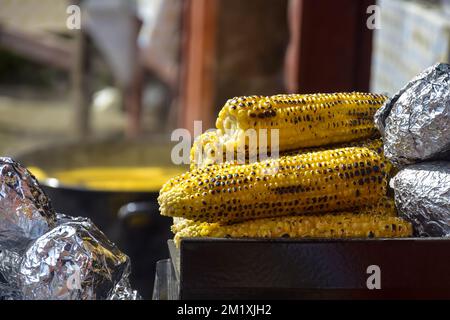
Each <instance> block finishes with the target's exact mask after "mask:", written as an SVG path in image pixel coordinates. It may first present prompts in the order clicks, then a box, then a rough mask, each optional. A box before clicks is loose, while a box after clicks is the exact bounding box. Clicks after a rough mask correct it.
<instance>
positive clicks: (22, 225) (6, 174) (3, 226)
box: [0, 158, 55, 251]
mask: <svg viewBox="0 0 450 320" xmlns="http://www.w3.org/2000/svg"><path fill="white" fill-rule="evenodd" d="M54 223H55V212H54V210H53V209H52V206H51V204H50V201H49V199H48V197H47V196H46V195H45V193H44V191H43V190H42V189H41V187H40V186H39V184H38V182H37V180H36V179H35V178H34V176H33V175H32V174H31V173H30V172H29V171H28V170H27V169H25V168H24V167H22V166H21V165H20V164H19V163H17V162H15V161H14V160H12V159H11V158H0V250H4V249H7V250H13V251H20V250H23V249H24V248H25V247H26V246H27V244H28V243H29V242H30V241H32V240H34V239H36V238H38V237H40V236H41V235H43V234H44V233H45V232H47V231H48V230H49V229H51V228H52V227H53V226H54Z"/></svg>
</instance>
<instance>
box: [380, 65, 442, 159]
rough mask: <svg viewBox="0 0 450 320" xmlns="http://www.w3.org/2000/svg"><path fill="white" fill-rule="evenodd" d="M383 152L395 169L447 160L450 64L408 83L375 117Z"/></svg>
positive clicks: (429, 70)
mask: <svg viewBox="0 0 450 320" xmlns="http://www.w3.org/2000/svg"><path fill="white" fill-rule="evenodd" d="M375 123H376V125H377V127H378V129H379V130H380V132H381V133H382V135H383V139H384V153H385V155H386V157H387V158H388V159H389V160H391V161H392V162H393V163H395V164H397V165H398V166H402V165H406V164H411V163H415V162H420V161H422V160H429V159H434V160H444V159H450V157H449V155H450V65H448V64H444V63H440V64H436V65H434V66H432V67H430V68H428V69H426V70H425V71H423V72H422V73H420V74H419V75H418V76H416V77H415V78H414V79H413V80H411V81H410V82H409V83H408V84H407V85H406V86H405V87H403V88H402V89H401V90H400V91H399V92H398V93H396V94H395V95H394V96H393V97H392V98H391V99H389V100H388V101H387V102H386V103H385V104H384V105H383V107H381V109H380V110H378V112H377V113H376V114H375Z"/></svg>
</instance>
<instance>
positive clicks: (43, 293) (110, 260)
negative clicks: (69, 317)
mask: <svg viewBox="0 0 450 320" xmlns="http://www.w3.org/2000/svg"><path fill="white" fill-rule="evenodd" d="M66 219H67V218H66ZM77 220H78V221H77ZM129 270H130V262H129V259H128V257H127V256H126V255H125V254H123V253H122V252H121V251H120V250H119V249H118V248H117V247H116V246H115V245H114V244H113V243H112V242H110V241H109V240H108V239H107V238H106V236H105V235H104V234H103V233H102V232H101V231H100V230H98V229H97V228H96V227H95V225H94V224H92V223H91V222H90V221H89V220H86V219H74V221H71V222H65V223H63V224H61V225H59V226H57V227H56V228H54V229H53V230H51V231H49V232H47V233H46V234H44V235H43V236H41V237H40V238H38V239H37V240H36V241H35V242H34V243H33V244H32V245H31V246H30V247H29V248H28V250H27V251H26V252H25V254H24V256H23V257H22V261H21V264H20V269H19V283H20V289H21V291H22V293H23V297H24V299H33V300H42V299H45V300H47V299H50V300H80V299H81V300H95V299H101V300H103V299H110V297H111V296H112V297H115V298H116V299H119V298H120V299H132V298H138V295H137V293H135V292H133V291H132V290H131V288H130V287H129V286H127V287H126V288H125V287H124V285H129V283H128V281H127V279H128V274H129ZM132 293H134V296H130V295H131V294H132Z"/></svg>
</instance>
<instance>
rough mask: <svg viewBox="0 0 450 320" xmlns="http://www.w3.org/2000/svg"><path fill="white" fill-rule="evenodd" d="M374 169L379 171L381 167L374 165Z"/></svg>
mask: <svg viewBox="0 0 450 320" xmlns="http://www.w3.org/2000/svg"><path fill="white" fill-rule="evenodd" d="M372 169H373V171H375V172H378V171H380V167H378V166H373V168H372Z"/></svg>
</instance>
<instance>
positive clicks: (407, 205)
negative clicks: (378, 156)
mask: <svg viewBox="0 0 450 320" xmlns="http://www.w3.org/2000/svg"><path fill="white" fill-rule="evenodd" d="M390 184H391V187H392V188H393V189H394V192H395V203H396V206H397V209H398V211H399V214H400V215H401V216H402V217H404V218H405V219H407V220H408V221H410V222H411V223H412V224H413V227H414V230H415V233H416V235H417V236H425V237H427V236H429V237H450V162H446V161H434V162H428V163H421V164H415V165H411V166H408V167H406V168H405V169H403V170H401V171H400V172H399V173H397V175H396V176H395V177H394V178H393V179H392V180H391V182H390Z"/></svg>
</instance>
